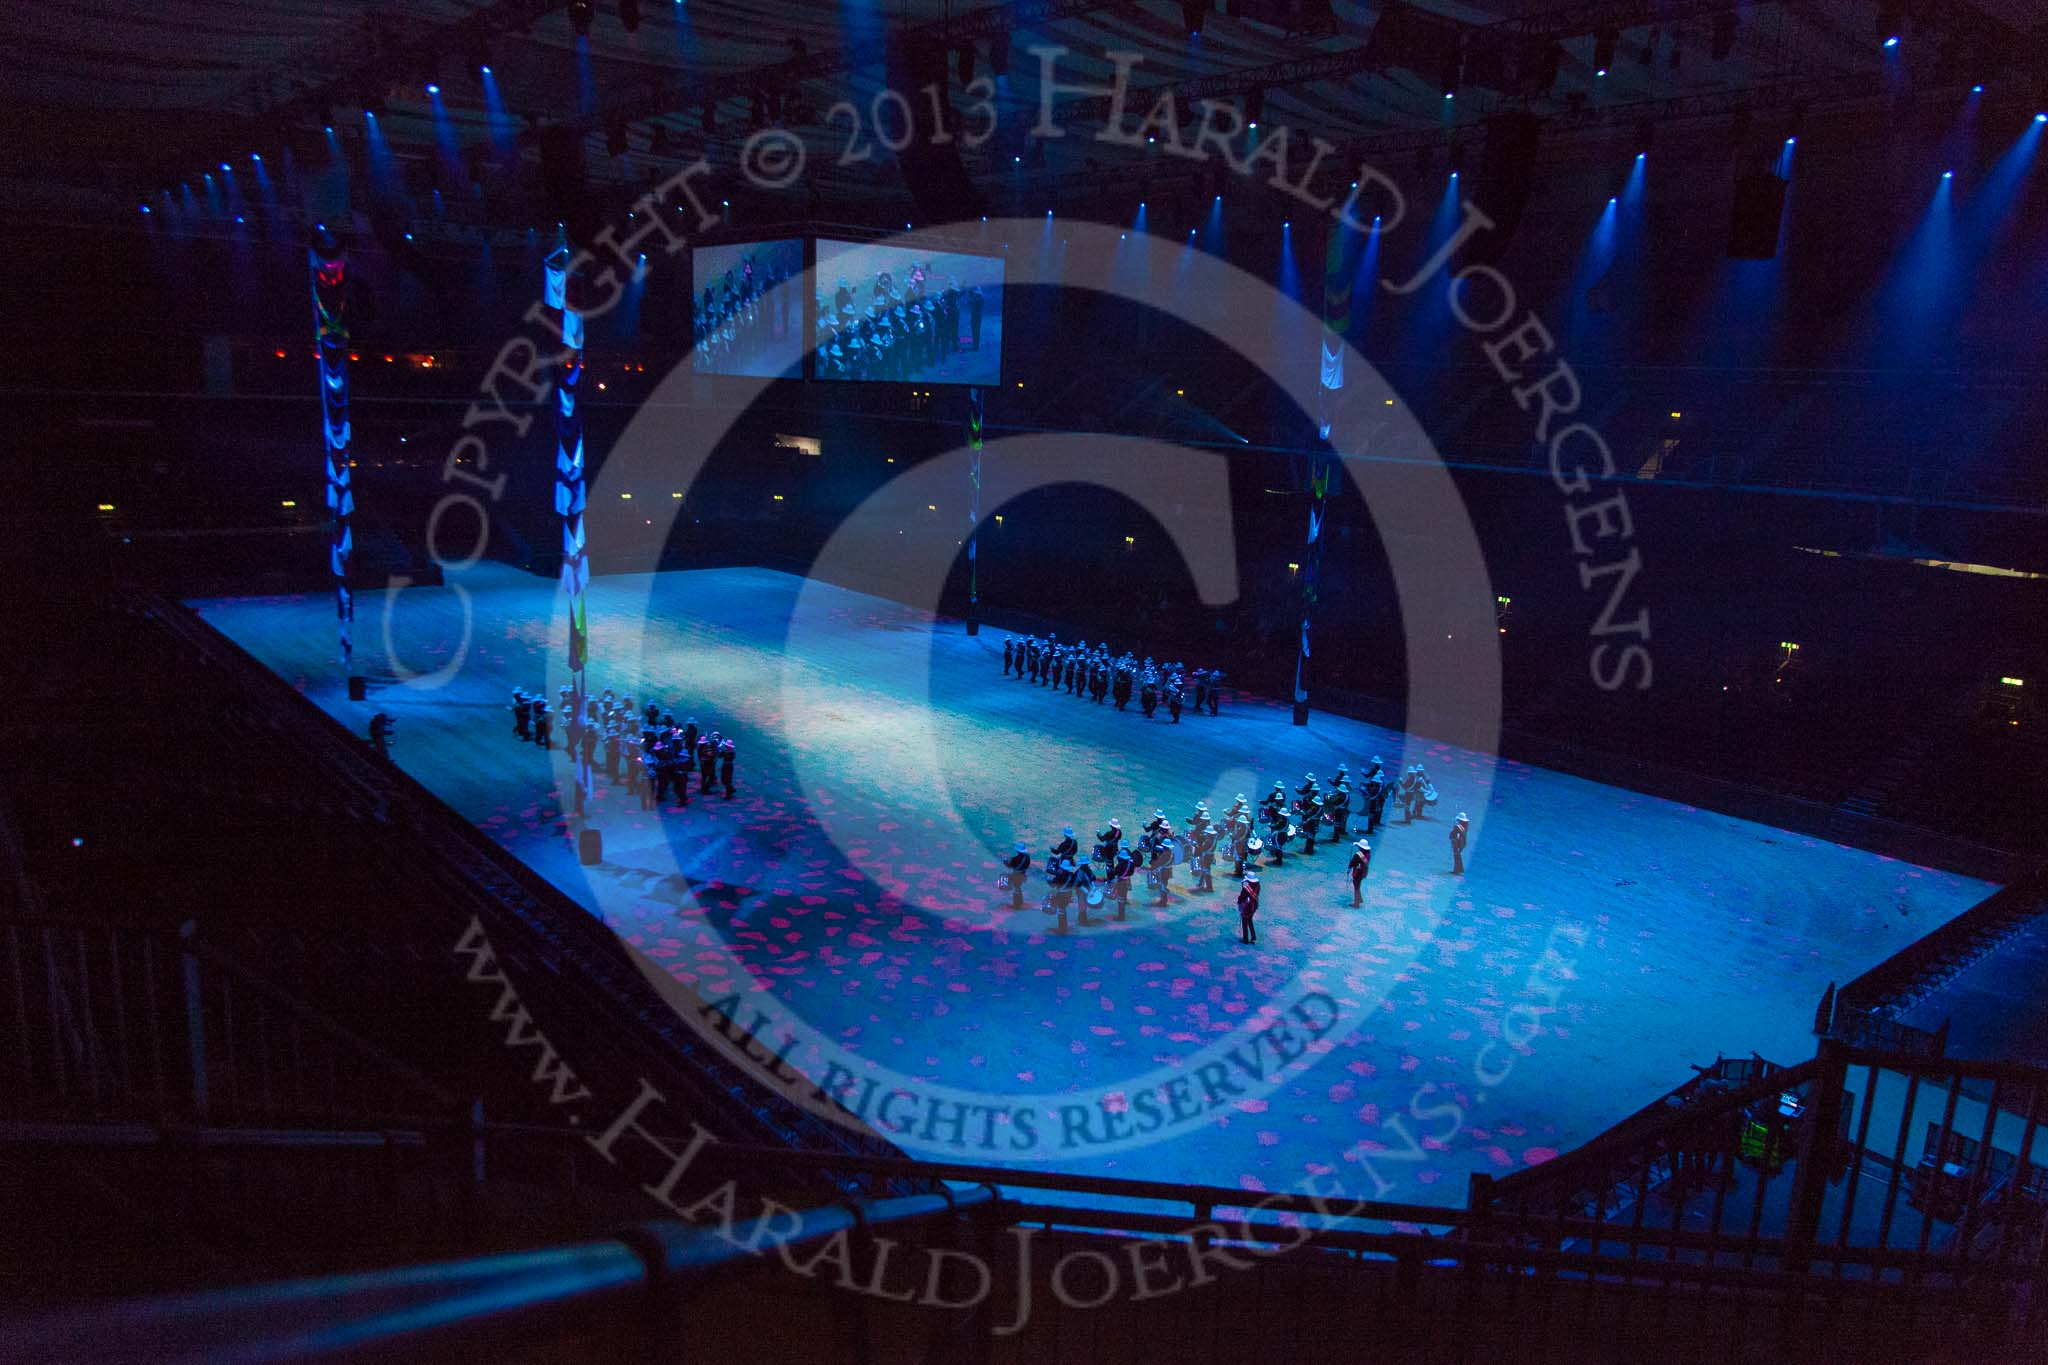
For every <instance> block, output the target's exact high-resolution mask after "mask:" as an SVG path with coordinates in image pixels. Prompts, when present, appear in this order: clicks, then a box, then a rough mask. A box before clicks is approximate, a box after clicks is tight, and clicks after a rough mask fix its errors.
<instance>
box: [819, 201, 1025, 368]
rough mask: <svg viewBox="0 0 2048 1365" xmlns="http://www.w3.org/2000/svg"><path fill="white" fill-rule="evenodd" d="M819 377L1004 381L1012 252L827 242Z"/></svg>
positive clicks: (822, 253)
mask: <svg viewBox="0 0 2048 1365" xmlns="http://www.w3.org/2000/svg"><path fill="white" fill-rule="evenodd" d="M817 270H818V275H817V279H818V286H817V317H816V322H815V325H816V328H817V338H816V340H817V353H816V359H815V360H814V362H813V365H814V370H813V372H814V373H815V374H816V376H817V377H818V378H819V379H866V380H887V381H899V382H905V383H913V384H984V385H991V386H993V385H996V384H1000V383H1002V382H1003V258H1002V257H1000V256H974V255H969V254H967V253H965V252H958V251H938V250H934V249H932V248H930V247H922V246H902V245H896V244H875V243H860V242H833V241H827V240H825V239H824V238H822V237H821V238H819V239H818V266H817Z"/></svg>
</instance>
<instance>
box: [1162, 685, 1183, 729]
mask: <svg viewBox="0 0 2048 1365" xmlns="http://www.w3.org/2000/svg"><path fill="white" fill-rule="evenodd" d="M1182 687H1183V684H1182V682H1181V680H1180V675H1179V674H1178V673H1176V674H1175V675H1174V676H1173V677H1171V678H1168V679H1167V680H1166V714H1167V715H1169V716H1171V717H1173V723H1174V724H1175V725H1178V724H1180V708H1181V705H1182V702H1181V689H1182Z"/></svg>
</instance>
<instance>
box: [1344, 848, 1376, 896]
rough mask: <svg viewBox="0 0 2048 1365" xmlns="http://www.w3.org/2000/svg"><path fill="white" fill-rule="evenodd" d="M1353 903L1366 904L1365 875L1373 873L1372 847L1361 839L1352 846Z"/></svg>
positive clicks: (1350, 869)
mask: <svg viewBox="0 0 2048 1365" xmlns="http://www.w3.org/2000/svg"><path fill="white" fill-rule="evenodd" d="M1348 870H1349V872H1350V873H1351V903H1352V904H1353V905H1364V904H1365V891H1364V889H1363V888H1364V886H1365V874H1366V873H1368V872H1370V871H1372V845H1371V844H1369V843H1367V842H1366V841H1365V840H1363V839H1360V840H1359V841H1358V842H1357V843H1355V844H1353V845H1352V846H1351V862H1350V865H1349V868H1348Z"/></svg>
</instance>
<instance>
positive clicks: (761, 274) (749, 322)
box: [695, 243, 803, 374]
mask: <svg viewBox="0 0 2048 1365" xmlns="http://www.w3.org/2000/svg"><path fill="white" fill-rule="evenodd" d="M791 245H793V244H792V243H771V244H769V245H768V246H767V247H763V248H761V249H758V250H755V251H749V252H748V253H747V254H746V255H745V256H744V257H742V258H741V259H740V263H739V264H738V265H736V266H734V267H733V268H732V269H730V270H728V271H726V272H725V273H724V274H722V275H720V276H719V277H718V279H716V280H714V281H712V282H710V283H708V284H706V285H705V286H704V289H703V292H702V293H701V294H700V295H699V297H698V298H697V301H696V310H695V312H696V319H695V320H696V325H697V366H698V368H699V369H700V370H703V371H706V372H708V373H713V374H743V373H747V372H748V371H750V370H751V369H752V368H754V367H753V363H752V362H753V360H754V357H756V356H757V355H759V354H761V353H762V352H763V351H766V350H767V349H768V348H769V347H770V346H771V345H772V344H773V343H775V342H777V341H781V342H784V343H786V344H787V343H791V342H793V341H794V340H795V339H796V334H797V332H799V331H801V330H802V326H803V324H802V322H801V320H798V321H796V322H795V324H794V326H792V320H791V318H790V313H791V312H792V311H793V310H795V309H796V308H798V307H799V306H800V302H799V300H800V299H801V295H798V296H795V297H792V296H791V294H790V293H789V292H788V291H786V290H785V291H784V292H783V293H781V294H777V295H775V296H774V302H773V304H770V303H767V302H765V300H766V299H767V298H768V297H769V295H770V294H772V293H773V291H774V289H775V286H777V285H779V284H781V283H782V282H783V281H784V280H787V279H788V278H790V276H791V274H792V271H791V269H790V266H789V263H788V260H787V256H786V251H787V248H788V247H789V246H791ZM777 247H781V248H783V250H782V251H777V250H776V249H775V248H777ZM802 269H803V256H802V254H801V251H799V253H798V255H797V256H796V265H795V270H796V271H798V272H800V271H801V270H802Z"/></svg>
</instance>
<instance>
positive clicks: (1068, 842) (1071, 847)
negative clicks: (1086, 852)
mask: <svg viewBox="0 0 2048 1365" xmlns="http://www.w3.org/2000/svg"><path fill="white" fill-rule="evenodd" d="M1080 851H1081V843H1080V841H1079V840H1078V839H1076V838H1075V837H1074V827H1073V826H1072V825H1063V826H1061V828H1060V837H1059V842H1057V843H1055V844H1054V845H1053V846H1052V860H1053V862H1054V863H1057V862H1059V861H1060V860H1061V859H1064V858H1071V857H1073V856H1074V855H1075V854H1076V853H1079V852H1080ZM1052 871H1053V868H1052V867H1051V866H1050V865H1049V866H1047V868H1046V874H1047V875H1048V876H1050V875H1051V874H1052Z"/></svg>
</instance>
